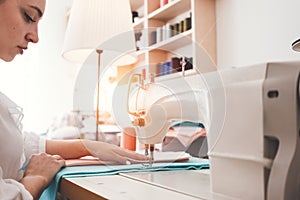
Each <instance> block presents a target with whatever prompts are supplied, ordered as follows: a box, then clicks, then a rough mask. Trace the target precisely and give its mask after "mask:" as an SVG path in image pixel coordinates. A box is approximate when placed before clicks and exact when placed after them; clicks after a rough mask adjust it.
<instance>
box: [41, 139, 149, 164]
mask: <svg viewBox="0 0 300 200" xmlns="http://www.w3.org/2000/svg"><path fill="white" fill-rule="evenodd" d="M46 153H48V154H52V155H53V154H57V155H60V156H61V157H63V158H64V159H72V158H73V159H74V158H80V157H83V156H89V155H91V156H95V157H97V158H99V159H100V160H101V161H104V162H106V163H108V164H128V163H135V162H141V161H148V160H149V158H148V157H146V156H144V155H142V154H138V153H136V152H134V151H129V150H126V149H123V148H121V147H119V146H117V145H113V144H109V143H106V142H98V141H92V140H47V141H46Z"/></svg>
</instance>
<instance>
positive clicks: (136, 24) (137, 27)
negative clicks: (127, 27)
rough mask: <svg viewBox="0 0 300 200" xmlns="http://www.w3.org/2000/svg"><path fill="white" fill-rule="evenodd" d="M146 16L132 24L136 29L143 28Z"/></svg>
mask: <svg viewBox="0 0 300 200" xmlns="http://www.w3.org/2000/svg"><path fill="white" fill-rule="evenodd" d="M144 22H145V17H143V18H140V19H139V20H138V21H137V22H134V23H133V24H132V27H133V28H135V29H142V28H143V27H144Z"/></svg>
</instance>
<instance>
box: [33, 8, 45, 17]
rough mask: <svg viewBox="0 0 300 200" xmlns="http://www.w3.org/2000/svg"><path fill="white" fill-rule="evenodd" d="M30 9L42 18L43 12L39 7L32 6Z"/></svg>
mask: <svg viewBox="0 0 300 200" xmlns="http://www.w3.org/2000/svg"><path fill="white" fill-rule="evenodd" d="M30 7H31V8H33V9H35V10H36V11H37V13H38V15H39V17H40V18H41V17H42V16H43V12H42V11H41V9H40V8H39V7H37V6H30Z"/></svg>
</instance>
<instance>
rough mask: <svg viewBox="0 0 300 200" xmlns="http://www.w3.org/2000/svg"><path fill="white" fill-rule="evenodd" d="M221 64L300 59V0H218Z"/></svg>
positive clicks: (219, 54) (250, 63)
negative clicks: (299, 42) (297, 46)
mask: <svg viewBox="0 0 300 200" xmlns="http://www.w3.org/2000/svg"><path fill="white" fill-rule="evenodd" d="M216 2H217V44H218V45H217V49H218V51H217V54H218V66H219V68H224V67H230V66H246V65H252V64H255V63H261V62H268V61H283V60H284V61H287V60H300V52H299V53H296V52H294V51H292V50H291V44H292V42H293V41H295V40H296V39H298V38H300V12H299V9H300V1H299V0H216Z"/></svg>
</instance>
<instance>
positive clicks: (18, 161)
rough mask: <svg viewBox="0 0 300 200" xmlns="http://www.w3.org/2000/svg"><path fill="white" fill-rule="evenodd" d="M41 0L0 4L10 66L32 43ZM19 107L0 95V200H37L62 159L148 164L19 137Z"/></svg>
mask: <svg viewBox="0 0 300 200" xmlns="http://www.w3.org/2000/svg"><path fill="white" fill-rule="evenodd" d="M45 1H46V0H0V58H1V59H2V60H4V61H7V62H8V61H11V60H13V59H14V57H15V56H16V55H17V54H21V55H22V54H23V52H24V51H25V50H26V49H27V47H28V44H29V43H30V42H32V43H37V42H38V40H39V38H38V22H39V20H40V19H41V17H42V16H43V13H44V10H45V4H46V2H45ZM20 115H22V113H20V111H19V110H18V106H17V105H16V104H15V103H14V102H12V101H11V100H10V99H9V98H8V97H6V96H5V95H4V94H2V93H1V92H0V199H22V200H29V199H38V198H39V196H40V195H41V193H42V192H43V190H44V189H45V188H46V187H47V186H48V184H49V183H50V181H51V180H52V178H53V177H54V176H55V174H56V173H57V172H58V171H59V170H60V168H61V167H63V166H64V165H65V161H64V159H68V158H79V157H82V156H86V155H92V156H96V157H98V158H99V159H100V160H102V161H105V162H107V163H111V164H126V163H128V162H134V161H137V160H147V158H146V157H145V156H143V155H140V154H137V153H135V152H132V151H127V150H124V149H122V148H120V147H118V146H115V145H111V144H107V143H103V142H96V141H88V140H60V141H57V140H45V139H43V138H41V137H39V136H37V135H35V134H33V133H28V134H25V135H22V133H21V130H20V129H19V125H20V121H19V120H18V119H19V118H18V116H20Z"/></svg>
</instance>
